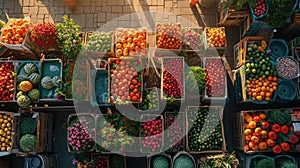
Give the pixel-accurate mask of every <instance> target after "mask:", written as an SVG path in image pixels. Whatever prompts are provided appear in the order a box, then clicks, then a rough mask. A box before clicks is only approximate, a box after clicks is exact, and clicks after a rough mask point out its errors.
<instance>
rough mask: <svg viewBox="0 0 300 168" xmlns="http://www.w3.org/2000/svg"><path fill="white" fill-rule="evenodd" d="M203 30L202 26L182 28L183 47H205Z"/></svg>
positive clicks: (188, 48)
mask: <svg viewBox="0 0 300 168" xmlns="http://www.w3.org/2000/svg"><path fill="white" fill-rule="evenodd" d="M202 33H203V31H202V30H201V29H200V28H184V29H183V30H182V44H183V49H186V50H195V51H197V50H200V49H201V47H203V35H202Z"/></svg>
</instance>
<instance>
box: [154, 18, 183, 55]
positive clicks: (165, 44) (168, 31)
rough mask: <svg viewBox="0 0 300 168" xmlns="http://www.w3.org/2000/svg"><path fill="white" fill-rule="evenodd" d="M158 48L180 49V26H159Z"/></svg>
mask: <svg viewBox="0 0 300 168" xmlns="http://www.w3.org/2000/svg"><path fill="white" fill-rule="evenodd" d="M156 46H157V48H163V49H179V48H180V46H181V27H180V25H179V24H173V23H163V24H157V26H156Z"/></svg>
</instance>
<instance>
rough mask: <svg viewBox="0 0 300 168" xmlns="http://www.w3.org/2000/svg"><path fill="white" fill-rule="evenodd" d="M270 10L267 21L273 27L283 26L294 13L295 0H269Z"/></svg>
mask: <svg viewBox="0 0 300 168" xmlns="http://www.w3.org/2000/svg"><path fill="white" fill-rule="evenodd" d="M268 4H269V12H268V14H267V16H266V19H265V20H266V22H267V23H268V25H270V26H272V27H273V28H278V27H283V26H284V25H285V22H286V20H287V19H288V18H289V17H290V16H291V15H292V14H293V0H281V1H278V0H269V1H268Z"/></svg>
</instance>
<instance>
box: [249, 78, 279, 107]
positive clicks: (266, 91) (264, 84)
mask: <svg viewBox="0 0 300 168" xmlns="http://www.w3.org/2000/svg"><path fill="white" fill-rule="evenodd" d="M276 81H277V77H276V76H273V77H272V76H268V77H267V78H266V79H263V78H258V79H255V78H254V79H252V81H250V80H247V81H246V83H247V90H248V95H249V97H250V98H251V99H252V100H258V101H263V100H267V101H269V100H270V99H271V96H272V94H273V93H274V92H275V91H276V90H277V82H276Z"/></svg>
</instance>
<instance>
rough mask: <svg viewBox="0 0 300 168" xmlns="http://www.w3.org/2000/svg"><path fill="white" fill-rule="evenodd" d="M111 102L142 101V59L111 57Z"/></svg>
mask: <svg viewBox="0 0 300 168" xmlns="http://www.w3.org/2000/svg"><path fill="white" fill-rule="evenodd" d="M108 61H109V66H110V99H111V103H129V102H131V103H140V102H141V101H142V97H141V91H142V74H141V60H139V59H109V60H108Z"/></svg>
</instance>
